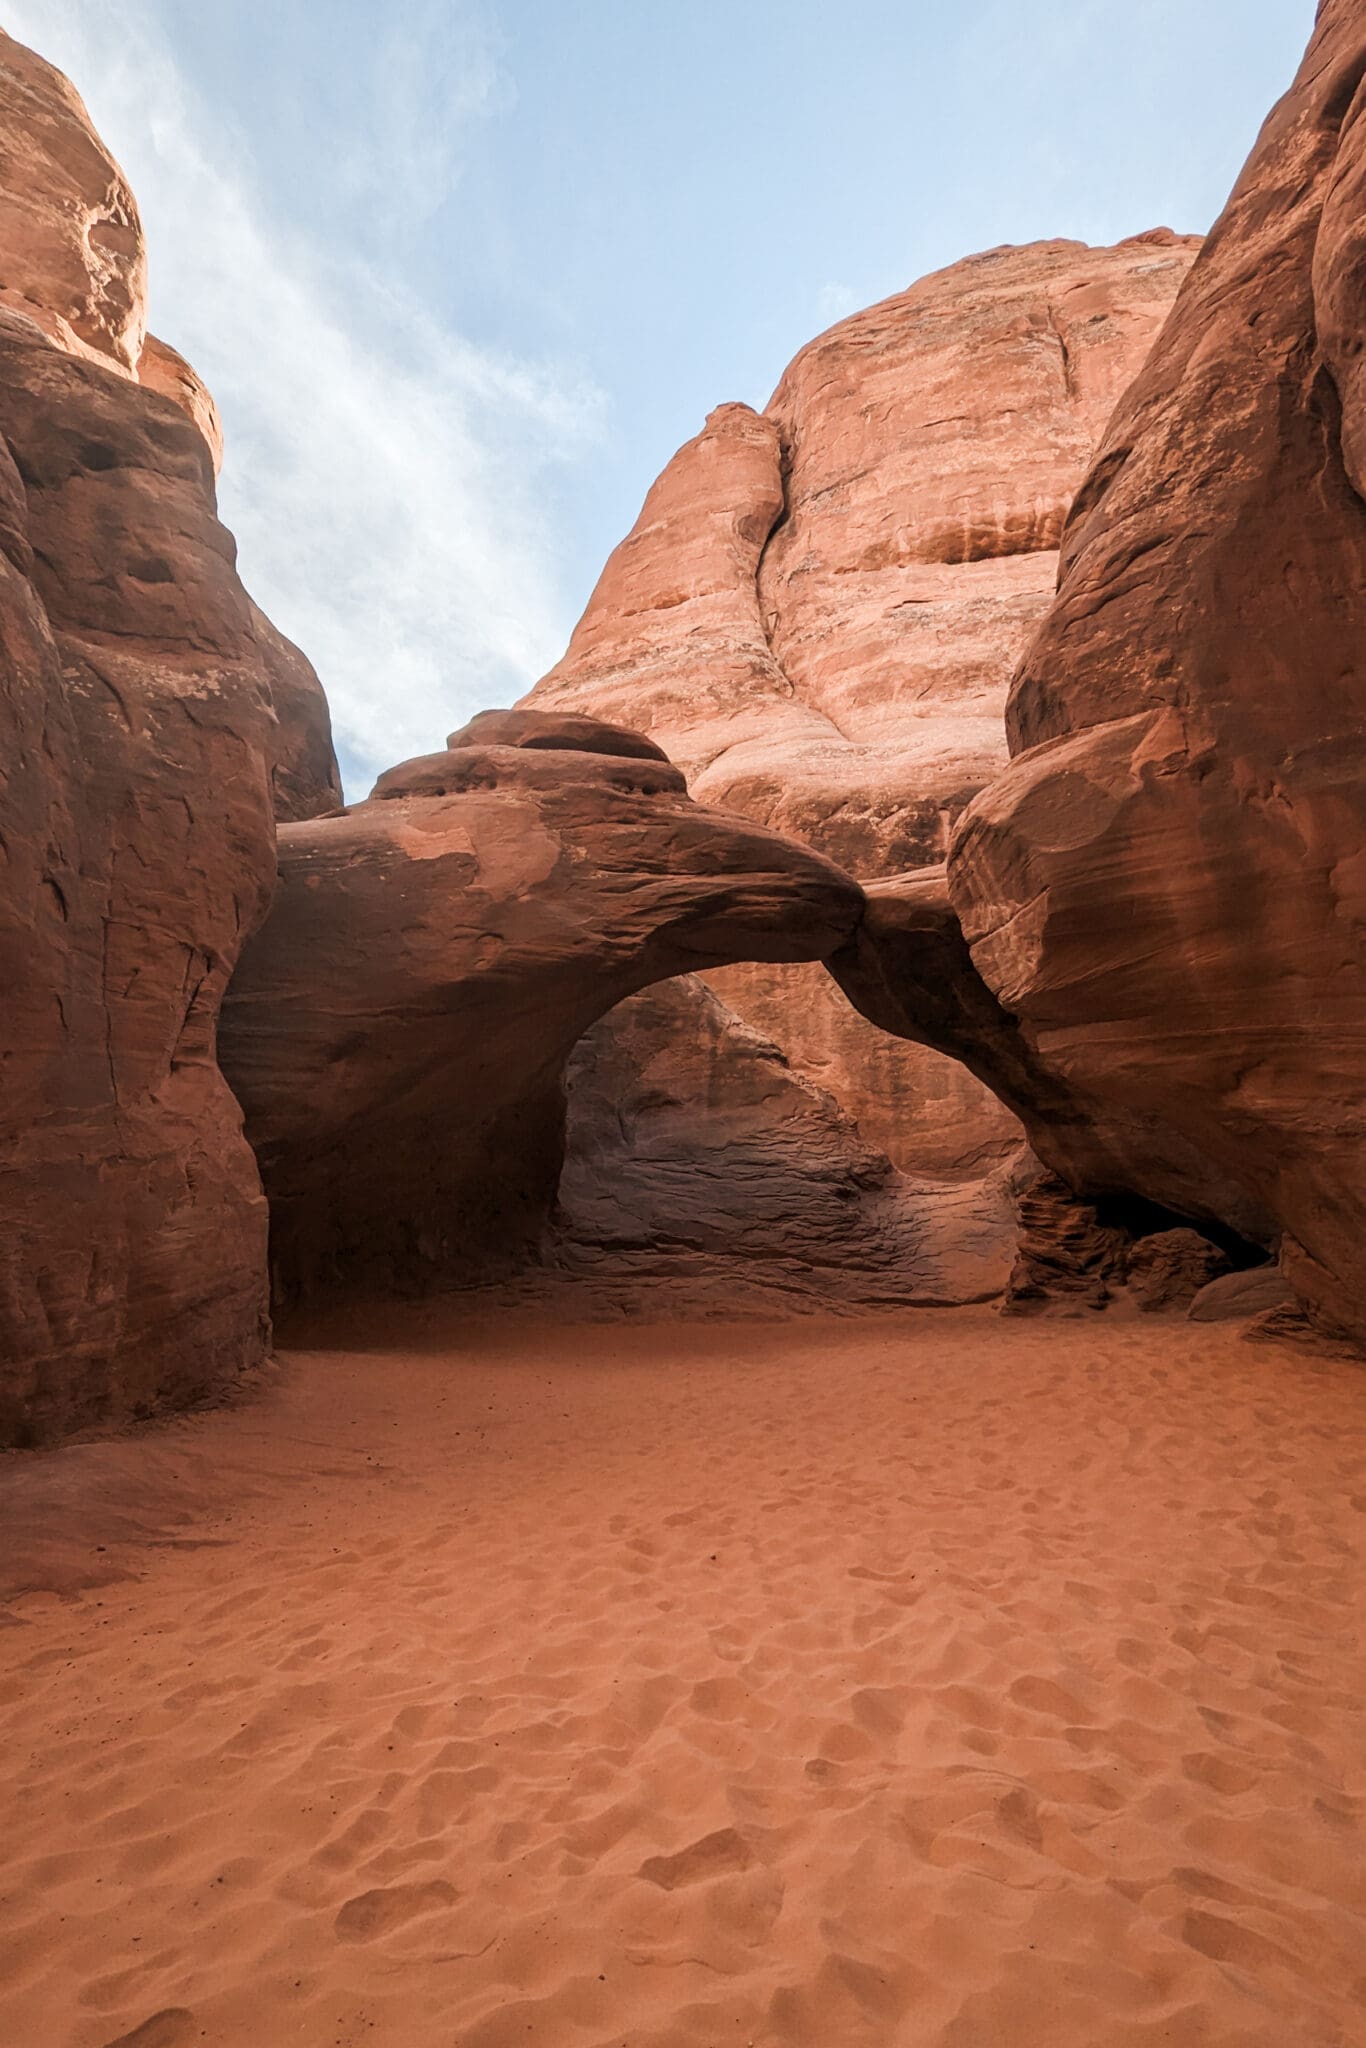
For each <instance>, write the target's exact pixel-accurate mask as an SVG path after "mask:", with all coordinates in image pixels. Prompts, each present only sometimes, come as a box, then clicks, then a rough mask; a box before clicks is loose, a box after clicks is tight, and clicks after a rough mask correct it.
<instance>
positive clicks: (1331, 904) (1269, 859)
mask: <svg viewBox="0 0 1366 2048" xmlns="http://www.w3.org/2000/svg"><path fill="white" fill-rule="evenodd" d="M1364 78H1366V21H1363V17H1362V12H1361V9H1360V8H1359V7H1357V6H1355V5H1352V4H1350V0H1324V4H1323V5H1321V6H1320V9H1319V13H1318V20H1317V25H1316V29H1315V33H1314V37H1313V41H1312V43H1311V45H1310V48H1309V52H1308V54H1307V56H1306V59H1305V62H1304V66H1303V68H1302V69H1301V71H1300V74H1299V76H1298V78H1297V79H1296V81H1295V83H1294V85H1293V86H1292V88H1291V90H1290V91H1289V93H1288V94H1287V95H1286V97H1285V98H1284V99H1283V100H1282V101H1281V103H1280V105H1279V106H1278V107H1277V108H1276V109H1275V110H1274V111H1273V113H1272V114H1271V116H1270V118H1269V119H1268V121H1267V123H1266V126H1265V128H1264V129H1263V131H1262V135H1261V137H1260V139H1259V141H1258V144H1257V146H1256V148H1255V150H1254V152H1253V154H1252V157H1251V158H1250V160H1249V162H1248V165H1247V167H1246V169H1245V171H1244V172H1243V175H1242V176H1241V178H1240V179H1239V181H1238V184H1237V186H1236V188H1235V190H1234V192H1233V195H1232V197H1231V199H1230V201H1229V204H1228V207H1227V208H1226V210H1225V212H1224V214H1223V215H1222V217H1221V218H1220V220H1219V222H1218V224H1217V225H1216V227H1215V229H1214V231H1213V232H1212V234H1211V235H1210V237H1209V240H1208V242H1207V244H1206V245H1205V248H1204V250H1203V252H1202V254H1201V255H1200V257H1199V259H1198V260H1197V262H1196V264H1195V267H1194V269H1193V270H1192V272H1191V274H1190V276H1189V278H1188V280H1187V281H1186V283H1185V285H1184V287H1183V289H1182V292H1181V294H1180V297H1179V298H1178V300H1177V303H1176V306H1175V308H1174V310H1173V312H1172V316H1171V318H1170V320H1169V322H1168V323H1167V325H1166V327H1165V328H1164V330H1163V333H1162V335H1161V337H1160V339H1159V340H1158V343H1157V345H1156V347H1155V348H1154V350H1153V353H1152V355H1151V356H1150V358H1149V360H1148V362H1147V364H1146V366H1145V368H1144V369H1143V371H1142V373H1141V374H1140V376H1139V378H1138V380H1137V382H1136V383H1135V384H1134V385H1133V387H1132V388H1131V390H1130V391H1129V393H1128V394H1127V396H1126V397H1125V398H1124V400H1123V401H1122V402H1121V404H1120V406H1119V409H1118V411H1117V412H1116V414H1115V417H1114V419H1113V420H1112V422H1111V424H1110V427H1109V429H1108V431H1107V433H1106V436H1105V439H1104V441H1103V443H1102V445H1101V448H1100V450H1099V452H1098V454H1097V458H1096V461H1095V463H1094V465H1093V467H1092V469H1091V471H1090V473H1089V475H1088V477H1087V479H1086V481H1085V483H1084V484H1083V486H1082V489H1081V491H1080V493H1079V495H1078V497H1077V500H1076V503H1075V506H1074V508H1073V512H1072V515H1071V519H1070V521H1069V524H1068V527H1067V530H1066V533H1065V536H1064V543H1063V554H1062V575H1061V582H1060V586H1059V591H1058V596H1057V600H1056V603H1055V604H1054V606H1053V607H1052V608H1051V610H1050V612H1049V614H1048V617H1047V619H1046V620H1045V622H1044V623H1043V625H1042V627H1041V628H1040V630H1039V632H1038V634H1037V636H1036V637H1035V639H1034V640H1033V642H1032V644H1031V646H1030V648H1029V650H1028V653H1027V654H1026V656H1025V658H1024V661H1023V663H1022V665H1021V667H1020V670H1019V673H1018V675H1017V677H1016V679H1015V682H1014V685H1013V687H1012V691H1011V697H1010V706H1009V717H1008V730H1009V735H1010V744H1011V750H1012V755H1013V759H1012V762H1011V765H1010V767H1009V768H1008V770H1007V771H1006V772H1005V773H1004V774H1002V775H1001V776H1000V777H999V778H998V779H996V780H995V781H993V782H992V783H991V784H990V786H989V787H988V788H986V789H985V790H984V791H983V792H982V794H981V795H980V796H979V797H978V798H977V799H976V800H975V801H974V802H973V804H972V805H971V806H970V808H969V809H968V811H967V813H966V814H965V816H964V817H963V819H962V820H961V822H960V824H959V826H958V828H957V830H956V832H955V835H954V839H953V843H952V846H951V849H950V852H949V858H948V869H947V885H948V895H949V897H950V898H951V902H952V908H953V911H954V912H955V913H956V915H957V918H958V920H959V921H960V922H961V929H962V933H963V934H964V935H965V936H966V940H967V942H968V944H969V945H970V948H971V962H970V966H969V967H966V968H965V967H964V965H963V962H961V961H960V963H959V981H960V993H961V994H962V1000H963V1003H964V1006H965V1010H966V1009H968V1008H971V1007H972V1006H973V1005H976V1006H977V1011H978V1012H980V1013H981V1016H982V1017H983V1018H985V1017H986V1015H987V1012H988V1011H990V1010H991V1008H992V1006H993V1005H994V1007H995V1011H996V1021H995V1023H994V1024H988V1025H984V1029H983V1032H982V1033H981V1034H980V1035H979V1037H978V1039H977V1041H976V1045H975V1052H976V1059H977V1068H978V1071H979V1072H980V1073H983V1074H985V1075H987V1076H988V1078H992V1076H993V1062H995V1069H994V1072H995V1078H996V1079H998V1080H999V1081H1000V1082H1001V1085H1002V1087H1003V1092H1005V1093H1006V1094H1007V1095H1009V1096H1010V1097H1011V1098H1012V1099H1013V1100H1014V1101H1015V1102H1016V1104H1017V1106H1018V1107H1019V1108H1020V1110H1021V1113H1022V1114H1023V1115H1024V1116H1025V1117H1026V1118H1027V1119H1029V1120H1031V1134H1032V1135H1033V1138H1034V1143H1035V1146H1036V1149H1038V1150H1039V1151H1040V1153H1041V1156H1042V1157H1044V1158H1045V1159H1046V1160H1047V1161H1048V1162H1049V1163H1050V1164H1051V1165H1052V1166H1054V1167H1055V1168H1056V1169H1057V1170H1058V1171H1059V1172H1060V1173H1061V1174H1062V1175H1063V1176H1064V1177H1065V1179H1067V1180H1068V1181H1069V1183H1070V1184H1071V1185H1072V1186H1073V1187H1074V1188H1080V1189H1082V1190H1084V1191H1091V1192H1096V1193H1101V1192H1104V1191H1105V1190H1106V1189H1107V1188H1128V1189H1131V1190H1136V1191H1137V1192H1138V1193H1140V1194H1142V1195H1145V1196H1147V1197H1149V1198H1150V1199H1152V1200H1154V1201H1156V1202H1159V1203H1162V1204H1164V1205H1165V1206H1167V1207H1168V1208H1170V1209H1171V1210H1173V1211H1175V1212H1177V1213H1178V1214H1179V1215H1182V1216H1185V1217H1191V1218H1195V1219H1197V1220H1203V1221H1208V1222H1211V1223H1213V1224H1215V1225H1219V1226H1223V1227H1224V1228H1225V1229H1226V1230H1232V1231H1234V1232H1237V1233H1240V1234H1241V1235H1242V1236H1244V1237H1246V1238H1250V1239H1253V1240H1256V1241H1259V1242H1261V1243H1263V1244H1268V1245H1279V1247H1280V1249H1281V1256H1282V1261H1283V1264H1284V1266H1285V1268H1286V1271H1287V1274H1288V1277H1289V1278H1290V1280H1291V1282H1292V1284H1293V1285H1294V1287H1295V1288H1296V1290H1297V1292H1298V1293H1299V1295H1300V1296H1301V1298H1302V1299H1303V1300H1304V1301H1305V1302H1307V1303H1308V1304H1309V1305H1310V1306H1311V1307H1312V1308H1313V1309H1314V1310H1315V1311H1316V1313H1317V1314H1318V1315H1319V1316H1320V1317H1321V1318H1323V1319H1324V1320H1326V1321H1328V1322H1330V1323H1332V1324H1334V1325H1336V1326H1338V1327H1340V1328H1342V1329H1345V1330H1347V1331H1350V1332H1354V1333H1355V1334H1356V1335H1357V1336H1358V1337H1361V1336H1363V1335H1366V1028H1363V1025H1364V1021H1366V665H1364V664H1366V655H1364V653H1363V650H1366V502H1364V501H1363V496H1362V491H1363V486H1364V485H1366V476H1363V471H1362V447H1363V435H1364V434H1366V429H1364V428H1363V413H1362V406H1363V400H1364V399H1366V391H1364V390H1363V384H1362V376H1361V369H1360V365H1361V360H1362V358H1361V336H1362V334H1363V332H1366V261H1363V248H1366V237H1363V232H1362V228H1361V211H1360V200H1361V197H1362V194H1363V191H1364V190H1366V88H1364V87H1363V79H1364ZM879 916H880V918H881V919H882V920H883V923H882V927H881V936H879V932H878V931H877V930H876V929H874V928H873V926H872V925H870V927H869V928H868V929H867V930H866V931H865V933H864V934H863V936H862V938H861V939H860V941H859V944H858V946H857V947H856V948H855V954H856V956H857V957H856V958H854V959H852V960H848V959H847V960H846V961H845V963H844V966H843V968H842V971H843V972H844V973H845V977H846V981H847V982H848V983H849V985H850V986H851V990H853V991H854V992H856V993H859V992H861V997H862V999H863V1000H864V1001H865V1003H873V1002H876V1001H878V1000H882V999H886V1000H889V1001H890V1003H891V1005H892V1007H896V1006H900V1008H901V1010H902V1012H903V1017H904V1018H905V1019H907V1020H909V1022H910V1023H911V1024H912V1026H913V1027H914V1028H916V1029H917V1030H919V1029H920V1028H921V1027H923V1025H924V1022H925V1019H924V1016H923V1014H921V1012H922V1011H923V1004H922V1000H921V997H920V995H919V993H918V992H917V986H916V976H917V973H918V966H917V959H916V952H915V948H914V946H912V945H910V944H909V941H908V939H907V935H906V931H905V929H904V923H903V925H902V926H901V928H900V929H898V917H899V913H897V914H894V912H893V908H892V907H891V906H888V907H884V909H883V911H881V912H880V913H879ZM876 922H877V921H876V920H874V924H876ZM894 954H895V955H897V958H894V957H893V955H894ZM973 975H975V976H976V977H979V979H978V981H977V993H976V994H975V995H974V994H972V993H971V992H970V991H968V989H967V984H968V981H969V980H970V978H971V977H972V976H973ZM877 984H880V986H881V990H882V996H881V997H879V996H878V995H877V993H876V987H875V985H877ZM912 1013H914V1014H912ZM993 1033H994V1034H995V1037H994V1041H993ZM935 1042H936V1043H941V1042H943V1040H942V1037H941V1038H937V1039H936V1040H935Z"/></svg>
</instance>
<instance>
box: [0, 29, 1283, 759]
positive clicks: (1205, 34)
mask: <svg viewBox="0 0 1366 2048" xmlns="http://www.w3.org/2000/svg"><path fill="white" fill-rule="evenodd" d="M1313 15H1314V6H1313V0H1199V4H1198V5H1196V6H1192V5H1191V4H1190V0H1052V5H1051V6H1050V7H1048V8H1046V9H1040V8H1037V7H1034V6H1026V5H1024V4H1022V0H975V4H974V0H963V4H960V5H959V6H958V7H956V8H946V7H944V6H942V5H938V4H936V5H930V4H921V0H899V4H892V0H842V4H840V5H838V6H831V5H828V4H816V0H786V4H779V0H727V4H722V0H390V4H388V5H386V6H384V7H382V8H381V7H378V6H376V5H375V4H374V0H231V4H229V5H226V6H225V5H223V4H222V0H17V4H14V5H8V6H6V7H5V8H4V10H3V13H2V14H0V19H3V21H4V23H5V25H6V26H7V27H8V28H9V29H10V31H11V33H13V34H15V35H18V36H19V37H20V38H21V39H22V40H24V41H26V42H29V43H31V44H32V45H33V46H34V47H35V48H37V49H39V50H41V51H42V52H43V54H44V55H45V56H48V57H50V58H51V59H52V60H53V61H54V62H55V63H57V64H60V65H61V66H62V68H63V69H64V70H66V71H67V72H69V74H70V75H71V76H72V78H73V79H74V80H75V82H76V84H77V86H78V87H79V88H80V90H81V92H82V93H83V94H84V96H85V98H86V101H87V104H88V105H89V106H90V109H91V112H92V114H93V115H94V118H95V120H96V123H97V125H98V126H99V127H100V129H101V130H102V132H103V134H104V136H105V139H106V141H107V142H108V143H109V144H110V146H111V148H113V150H114V152H115V154H116V155H118V156H119V157H120V158H121V160H122V161H123V163H124V165H125V168H126V169H127V171H128V173H129V176H130V178H131V179H132V182H133V186H134V189H135V191H136V192H137V194H138V198H139V201H140V203H141V206H142V211H143V216H144V221H145V224H146V228H147V233H148V239H149V244H150V249H151V295H152V303H151V319H152V325H153V327H154V329H155V330H156V331H157V332H158V333H160V334H162V335H163V336H164V337H165V338H166V339H167V340H168V341H171V342H173V343H174V344H175V345H176V346H177V347H179V348H181V349H183V350H184V352H185V353H186V354H187V355H188V356H189V357H190V358H191V360H192V361H193V362H194V363H195V364H196V366H197V367H198V369H199V370H200V372H201V374H202V375H203V376H204V377H205V378H206V380H207V381H208V383H209V384H210V386H211V387H212V389H213V390H214V392H215V395H216V396H217V398H218V401H219V405H220V407H221V410H222V412H223V415H224V425H225V429H226V433H227V456H226V461H225V467H224V474H223V479H222V486H221V502H222V509H223V514H224V517H225V518H226V519H227V521H228V523H229V524H230V525H231V526H232V527H233V528H234V530H235V531H236V533H237V535H238V540H239V545H240V554H241V563H242V569H243V574H244V576H245V578H246V580H247V582H248V584H249V586H250V587H251V589H252V591H253V594H254V595H255V596H256V597H257V598H258V599H259V601H260V602H261V603H262V604H263V605H264V606H265V607H266V609H267V610H268V611H269V612H270V613H271V614H272V616H273V617H274V618H275V620H276V621H277V623H278V624H279V625H280V626H281V627H282V629H283V630H284V631H286V632H288V633H291V634H292V635H293V636H294V637H295V638H296V639H298V640H299V641H300V643H301V644H302V645H303V646H304V648H305V649H306V651H307V652H308V653H309V654H310V655H311V656H312V658H313V660H314V662H315V664H316V665H317V667H318V669H319V672H320V673H321V675H322V677H323V680H324V683H325V684H326V686H327V688H328V692H329V696H330V697H331V699H332V703H333V709H334V717H335V720H336V726H337V732H338V739H339V742H340V746H341V751H342V753H343V758H344V764H345V767H346V772H347V783H348V789H349V790H350V791H351V793H352V794H359V793H361V792H362V791H363V790H364V788H365V787H367V786H368V782H369V780H370V778H371V776H372V775H373V773H374V772H375V771H376V770H377V769H379V768H381V767H383V766H385V765H387V764H389V763H390V762H392V761H394V760H396V759H398V758H401V756H402V755H404V754H406V753H412V752H417V751H426V750H428V749H430V748H432V747H435V746H439V745H440V744H441V741H442V738H443V736H444V734H445V732H446V731H447V729H448V728H449V727H450V726H451V725H453V724H457V723H460V722H462V721H463V720H464V718H465V717H467V716H468V715H469V713H470V712H472V711H473V710H476V709H478V708H480V707H481V706H483V705H486V704H497V703H505V702H508V701H510V700H511V699H512V698H513V697H514V696H516V695H517V694H519V692H520V691H521V690H522V689H524V688H525V687H526V686H527V685H528V684H529V683H530V682H532V681H534V680H535V677H536V676H537V675H538V674H539V673H540V672H541V671H542V670H543V669H544V668H546V667H548V666H549V665H550V663H551V662H553V661H554V660H555V659H556V657H557V656H558V654H559V653H560V651H561V650H562V648H563V644H564V641H565V639H566V637H567V635H568V632H569V630H570V628H571V627H572V625H573V622H574V620H575V618H576V617H577V615H578V613H579V611H580V610H581V609H582V606H583V604H584V602H585V600H586V598H587V595H588V592H589V590H590V589H591V587H592V583H593V581H594V579H595V577H596V574H597V571H598V569H599V568H600V567H601V564H602V562H603V560H604V558H605V556H606V555H607V553H608V551H609V550H610V549H611V548H612V547H613V546H614V545H615V543H616V542H617V541H618V540H619V539H620V538H621V536H622V534H623V533H624V532H625V531H626V530H627V528H628V527H629V526H630V524H631V522H632V520H633V519H634V517H635V514H636V512H637V510H638V508H639V504H640V500H641V498H642V496H643V495H644V492H645V490H646V489H647V487H648V485H649V483H650V482H651V480H652V479H653V477H654V476H655V474H656V473H657V471H658V470H659V469H660V467H661V466H662V465H663V463H664V462H665V461H666V460H667V459H668V457H669V455H670V454H671V453H672V452H673V450H674V449H675V448H676V447H677V446H678V445H679V443H680V442H682V441H684V440H686V439H687V438H688V437H689V435H691V434H693V433H695V432H696V430H697V428H698V426H699V425H700V424H701V421H702V418H703V417H704V415H705V414H706V412H707V411H709V410H710V408H711V407H712V406H714V405H716V404H718V403H720V402H721V401H723V400H725V399H731V398H743V399H748V400H749V401H750V402H751V403H753V404H756V405H762V404H763V403H764V401H765V400H766V398H767V397H768V395H769V392H770V391H771V389H772V387H773V385H774V384H775V383H776V382H777V379H778V376H779V374H780V372H781V371H782V369H783V366H784V364H785V363H786V362H787V361H788V359H789V358H790V357H791V355H792V354H793V353H794V352H795V350H796V349H797V348H799V347H800V346H801V344H802V343H803V342H804V341H806V340H808V339H809V338H810V337H811V336H812V335H813V334H815V333H817V332H819V331H820V329H821V328H823V327H826V326H828V325H829V324H830V323H831V321H832V320H834V319H836V318H838V317H839V316H840V315H841V314H842V313H844V312H847V311H851V310H853V309H854V308H856V307H858V306H863V305H867V304H869V303H871V302H872V301H873V300H875V299H878V298H881V297H884V296H885V295H886V294H887V293H889V292H893V291H898V290H900V289H902V288H903V287H904V286H905V285H907V284H908V283H910V282H911V281H912V279H914V278H916V277H918V276H921V275H923V274H924V272H925V271H927V270H931V269H935V268H937V267H938V266H939V265H941V264H944V263H949V262H952V261H954V260H955V259H956V258H957V257H959V256H962V255H966V254H968V253H969V252H971V251H973V250H976V249H982V248H988V247H991V246H992V245H993V244H996V243H1000V242H1011V241H1029V240H1033V239H1035V238H1036V237H1041V236H1053V235H1073V236H1077V237H1080V238H1082V239H1084V240H1087V241H1093V242H1102V241H1104V242H1108V241H1113V240H1116V239H1118V238H1119V237H1120V236H1123V235H1125V234H1131V233H1134V232H1135V231H1137V230H1139V229H1142V228H1147V227H1153V226H1156V225H1159V224H1165V225H1168V226H1171V227H1175V228H1180V229H1202V228H1205V227H1208V225H1209V224H1210V222H1211V220H1212V219H1213V218H1214V216H1215V214H1216V213H1217V212H1218V210H1219V208H1220V206H1221V205H1222V203H1223V199H1224V197H1225V196H1226V194H1227V191H1228V188H1229V186H1230V185H1231V183H1232V181H1233V178H1234V177H1235V175H1236V173H1237V171H1238V169H1239V167H1240V165H1241V163H1242V161H1243V159H1244V157H1245V156H1246V154H1247V152H1248V149H1249V148H1250V147H1251V144H1252V141H1253V139H1254V137H1255V135H1256V132H1257V128H1258V126H1259V124H1260V122H1261V120H1262V118H1263V116H1264V115H1265V113H1266V112H1267V110H1268V108H1269V107H1270V105H1271V103H1272V101H1273V100H1274V99H1275V98H1276V96H1277V95H1278V94H1279V92H1280V91H1282V90H1283V89H1284V87H1285V85H1286V84H1288V82H1289V80H1290V77H1291V75H1292V72H1293V70H1294V67H1295V64H1296V63H1297V61H1298V57H1299V54H1300V51H1301V49H1302V48H1303V45H1304V43H1305V41H1306V40H1307V37H1308V34H1309V30H1310V28H1311V26H1312V22H1313Z"/></svg>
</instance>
